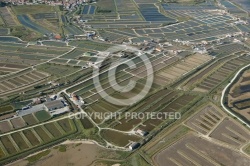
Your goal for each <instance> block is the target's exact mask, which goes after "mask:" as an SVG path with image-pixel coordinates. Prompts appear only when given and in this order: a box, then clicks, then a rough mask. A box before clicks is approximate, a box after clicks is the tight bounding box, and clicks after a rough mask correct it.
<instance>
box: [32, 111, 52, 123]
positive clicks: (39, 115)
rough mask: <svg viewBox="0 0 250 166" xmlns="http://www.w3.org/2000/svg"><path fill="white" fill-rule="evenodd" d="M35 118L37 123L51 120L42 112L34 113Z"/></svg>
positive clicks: (45, 112) (47, 114)
mask: <svg viewBox="0 0 250 166" xmlns="http://www.w3.org/2000/svg"><path fill="white" fill-rule="evenodd" d="M35 116H36V118H37V119H38V120H39V122H43V121H46V120H49V119H50V118H51V116H50V114H49V113H48V112H47V111H44V110H43V111H38V112H36V113H35Z"/></svg>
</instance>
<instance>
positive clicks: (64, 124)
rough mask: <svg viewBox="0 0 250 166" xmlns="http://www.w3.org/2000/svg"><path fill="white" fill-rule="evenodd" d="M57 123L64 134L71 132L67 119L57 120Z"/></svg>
mask: <svg viewBox="0 0 250 166" xmlns="http://www.w3.org/2000/svg"><path fill="white" fill-rule="evenodd" d="M57 123H58V124H59V125H60V126H61V127H62V129H63V130H64V131H65V133H70V132H71V131H72V127H71V124H70V121H69V119H63V120H59V121H57Z"/></svg>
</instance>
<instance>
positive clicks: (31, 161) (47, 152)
mask: <svg viewBox="0 0 250 166" xmlns="http://www.w3.org/2000/svg"><path fill="white" fill-rule="evenodd" d="M49 153H50V150H45V151H43V152H40V153H38V154H36V155H34V156H31V157H28V158H27V160H28V161H29V163H34V162H36V161H37V160H39V159H41V158H42V157H44V156H47V155H48V154H49Z"/></svg>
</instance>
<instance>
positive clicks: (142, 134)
mask: <svg viewBox="0 0 250 166" xmlns="http://www.w3.org/2000/svg"><path fill="white" fill-rule="evenodd" d="M136 133H137V134H139V135H141V136H143V137H144V136H146V135H148V132H147V131H143V130H141V129H138V130H136Z"/></svg>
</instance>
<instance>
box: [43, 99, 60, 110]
mask: <svg viewBox="0 0 250 166" xmlns="http://www.w3.org/2000/svg"><path fill="white" fill-rule="evenodd" d="M44 106H45V108H46V109H47V110H48V111H53V110H56V109H60V108H63V107H64V104H63V102H62V101H61V100H54V101H47V102H45V103H44Z"/></svg>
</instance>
